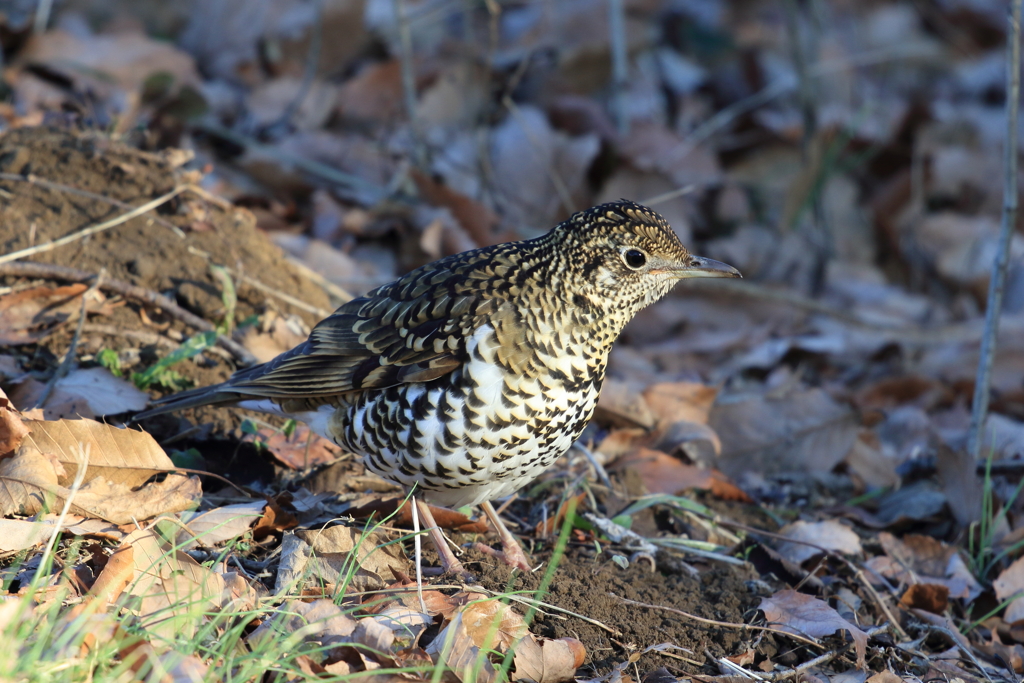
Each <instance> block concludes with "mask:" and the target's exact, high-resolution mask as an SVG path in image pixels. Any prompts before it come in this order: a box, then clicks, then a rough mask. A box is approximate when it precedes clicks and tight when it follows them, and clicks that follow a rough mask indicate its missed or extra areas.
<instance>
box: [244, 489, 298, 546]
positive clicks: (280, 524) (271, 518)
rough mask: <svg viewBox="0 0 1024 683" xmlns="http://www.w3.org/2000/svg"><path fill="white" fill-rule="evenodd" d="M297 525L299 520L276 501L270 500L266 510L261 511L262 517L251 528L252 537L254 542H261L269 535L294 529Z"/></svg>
mask: <svg viewBox="0 0 1024 683" xmlns="http://www.w3.org/2000/svg"><path fill="white" fill-rule="evenodd" d="M298 525H299V520H298V519H296V518H295V515H293V514H292V513H290V512H287V511H286V510H284V509H283V508H282V507H281V506H280V505H279V504H278V503H277V501H275V500H273V499H271V500H269V501H268V503H267V508H266V510H264V511H263V516H262V517H260V519H259V521H258V522H256V526H255V527H253V530H252V537H253V539H255V540H256V541H261V540H263V539H264V538H266V537H267V536H268V535H269V534H272V533H277V532H281V531H284V530H286V529H294V528H295V527H297V526H298Z"/></svg>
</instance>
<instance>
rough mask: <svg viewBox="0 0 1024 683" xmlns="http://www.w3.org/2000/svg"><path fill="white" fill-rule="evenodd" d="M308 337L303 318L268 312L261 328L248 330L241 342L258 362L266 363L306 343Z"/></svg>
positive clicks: (249, 328) (252, 327)
mask: <svg viewBox="0 0 1024 683" xmlns="http://www.w3.org/2000/svg"><path fill="white" fill-rule="evenodd" d="M308 336H309V329H308V328H306V327H305V325H303V324H302V320H301V318H298V317H292V316H289V317H285V316H282V315H279V314H278V313H276V312H274V311H268V312H267V313H266V314H264V316H263V320H262V321H261V322H260V326H259V327H256V326H255V325H253V326H250V327H248V328H246V330H245V333H244V334H243V335H242V338H241V340H240V341H241V342H242V346H244V347H245V348H246V350H247V351H249V353H251V354H252V355H253V356H255V357H256V360H258V361H259V362H261V363H266V362H267V361H270V360H273V359H274V358H276V357H277V356H279V355H281V354H282V353H284V352H285V351H289V350H291V349H293V348H294V347H296V346H298V345H299V344H301V343H302V342H304V341H306V337H308Z"/></svg>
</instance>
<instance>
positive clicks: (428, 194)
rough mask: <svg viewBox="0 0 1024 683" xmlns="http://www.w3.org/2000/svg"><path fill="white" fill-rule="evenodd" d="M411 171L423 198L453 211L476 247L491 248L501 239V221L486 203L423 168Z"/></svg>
mask: <svg viewBox="0 0 1024 683" xmlns="http://www.w3.org/2000/svg"><path fill="white" fill-rule="evenodd" d="M410 173H411V174H412V179H413V182H415V183H416V189H417V191H418V192H419V193H420V195H421V196H422V197H423V199H424V200H425V201H426V202H427V203H428V204H430V205H432V206H438V207H444V208H446V209H448V210H449V211H451V212H452V215H453V216H455V220H457V221H458V222H459V225H461V226H462V229H463V230H465V231H466V232H467V233H469V236H470V237H472V238H473V242H474V243H475V244H476V246H478V247H489V246H491V245H492V244H497V243H498V242H500V241H501V239H500V237H499V236H498V234H497V230H498V226H499V223H500V220H499V218H498V216H497V214H495V213H494V212H493V211H491V210H490V209H489V208H488V207H487V206H485V205H483V204H481V203H480V202H477V201H474V200H472V199H470V198H469V197H467V196H466V195H464V194H462V193H461V192H458V191H456V190H454V189H452V188H450V187H448V186H447V185H444V184H442V183H439V182H437V181H435V180H434V179H433V178H431V177H430V176H428V175H426V174H425V173H423V172H422V171H419V170H417V169H415V168H413V169H411V170H410ZM442 255H446V254H442Z"/></svg>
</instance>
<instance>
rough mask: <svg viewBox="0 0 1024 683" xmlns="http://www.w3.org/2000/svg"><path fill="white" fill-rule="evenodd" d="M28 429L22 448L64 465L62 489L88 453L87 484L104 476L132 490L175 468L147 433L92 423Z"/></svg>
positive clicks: (32, 424)
mask: <svg viewBox="0 0 1024 683" xmlns="http://www.w3.org/2000/svg"><path fill="white" fill-rule="evenodd" d="M28 427H29V429H31V434H29V435H28V436H27V437H25V440H24V441H23V443H22V445H21V448H22V449H25V448H35V449H36V450H38V451H39V452H40V453H45V454H48V455H53V456H55V457H56V458H57V460H58V461H59V462H61V463H62V464H63V465H64V472H63V474H62V475H61V477H60V480H59V483H60V484H61V485H62V486H67V485H68V484H70V483H71V482H72V481H74V479H75V473H76V472H77V471H78V466H79V464H81V463H82V462H84V455H83V453H84V452H88V454H89V467H88V471H87V472H86V477H85V480H86V481H89V480H91V479H93V478H94V477H103V478H105V479H108V480H110V481H112V482H116V483H123V484H125V485H126V486H128V487H130V488H134V487H137V486H141V485H142V484H144V483H145V482H146V481H147V480H148V479H149V478H150V477H152V476H153V475H154V474H159V473H162V472H166V471H168V470H172V469H174V463H172V462H171V459H170V458H168V457H167V454H166V453H164V450H163V449H162V448H160V446H159V445H158V444H157V442H156V440H155V439H154V438H153V437H152V436H150V435H149V434H147V433H146V432H142V431H136V430H133V429H118V428H117V427H112V426H111V425H107V424H103V423H102V422H94V421H92V420H57V421H53V422H49V421H47V422H43V421H31V422H29V423H28Z"/></svg>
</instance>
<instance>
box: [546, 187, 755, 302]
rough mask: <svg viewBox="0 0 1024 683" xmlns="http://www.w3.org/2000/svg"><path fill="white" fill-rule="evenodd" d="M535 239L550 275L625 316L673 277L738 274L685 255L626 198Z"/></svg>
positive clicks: (660, 221)
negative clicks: (545, 253) (546, 252)
mask: <svg viewBox="0 0 1024 683" xmlns="http://www.w3.org/2000/svg"><path fill="white" fill-rule="evenodd" d="M541 240H543V241H545V242H547V244H546V246H548V247H549V248H550V250H551V253H552V260H553V264H552V265H553V267H552V268H551V270H550V271H549V272H550V277H551V278H552V280H558V281H560V283H561V284H562V285H563V286H565V287H567V288H571V289H573V290H575V291H573V294H574V295H578V296H582V297H584V298H585V299H586V300H587V301H588V302H589V303H590V304H591V305H594V306H598V307H600V308H602V309H605V310H609V307H614V311H615V312H616V313H619V314H625V316H626V317H627V318H632V317H633V315H635V314H636V312H637V311H639V310H640V309H642V308H644V307H645V306H648V305H650V304H652V303H654V302H655V301H657V300H658V299H660V298H661V297H663V296H664V295H665V294H666V293H668V291H669V290H670V289H672V287H673V286H674V285H675V284H676V282H678V281H679V280H682V279H685V278H693V277H741V276H740V273H739V271H738V270H736V269H735V268H733V267H732V266H729V265H726V264H724V263H721V262H719V261H714V260H712V259H709V258H704V257H701V256H695V255H693V254H691V253H690V252H689V251H687V249H686V247H684V246H683V244H682V243H681V242H680V241H679V237H677V236H676V233H675V231H674V230H672V226H671V225H669V223H668V221H666V220H665V219H664V218H663V217H662V216H661V215H660V214H658V213H656V212H655V211H652V210H651V209H649V208H647V207H646V206H642V205H640V204H637V203H635V202H631V201H627V200H622V201H618V202H612V203H609V204H601V205H600V206H595V207H593V208H591V209H588V210H586V211H581V212H579V213H577V214H574V215H573V216H572V217H571V218H569V220H567V221H565V222H564V223H562V224H560V225H558V226H557V227H556V228H554V229H553V230H552V231H551V232H549V233H548V234H547V235H545V236H544V237H542V238H541ZM577 301H579V299H577Z"/></svg>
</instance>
